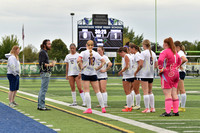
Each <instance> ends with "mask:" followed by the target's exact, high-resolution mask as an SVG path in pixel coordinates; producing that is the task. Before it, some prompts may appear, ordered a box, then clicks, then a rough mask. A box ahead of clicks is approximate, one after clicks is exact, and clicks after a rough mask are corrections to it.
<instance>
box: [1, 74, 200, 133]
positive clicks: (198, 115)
mask: <svg viewBox="0 0 200 133" xmlns="http://www.w3.org/2000/svg"><path fill="white" fill-rule="evenodd" d="M40 83H41V80H40V79H21V80H20V90H21V91H23V92H28V93H31V94H35V95H37V94H38V92H39V89H40ZM0 86H4V87H9V85H8V80H7V79H6V78H2V79H1V80H0ZM185 88H186V91H188V93H187V103H186V112H180V116H179V117H169V118H164V117H159V115H160V114H161V113H163V112H164V110H163V108H164V96H163V93H162V90H161V88H160V79H155V81H154V84H153V93H154V95H155V106H156V113H149V114H142V113H141V111H142V110H143V109H144V104H143V100H142V101H141V107H142V109H140V110H136V111H132V112H128V113H124V112H121V109H122V108H123V106H124V105H125V100H126V97H125V94H124V91H123V89H122V81H121V79H119V78H109V80H108V84H107V91H108V105H109V106H110V107H109V108H107V112H108V113H110V114H113V115H117V116H121V117H124V118H128V119H132V120H136V121H140V122H143V123H147V124H150V125H154V126H157V127H161V128H165V129H168V130H172V131H177V132H200V128H199V127H200V79H186V80H185ZM0 89H1V90H5V89H2V88H1V87H0ZM140 90H141V89H140ZM19 95H20V96H25V97H27V98H31V99H33V100H37V99H36V98H33V97H30V96H26V95H23V94H19ZM141 95H142V90H141ZM46 97H48V98H51V99H55V100H59V101H63V102H67V103H71V102H72V97H71V91H70V86H69V83H68V81H66V80H65V79H51V81H50V84H49V90H48V92H47V94H46ZM91 98H92V108H93V109H95V110H99V111H100V108H96V105H97V104H98V102H97V98H96V95H95V94H94V91H93V90H92V89H91ZM142 99H143V98H142ZM16 101H17V102H18V103H19V106H18V107H16V108H17V109H19V110H21V111H22V112H25V113H28V114H30V115H31V116H34V119H40V121H45V122H47V123H45V125H53V127H51V128H53V129H61V131H60V132H99V133H100V132H119V131H117V130H115V129H112V128H109V127H106V126H104V125H102V124H99V123H95V122H92V121H89V120H86V119H83V118H81V117H77V116H74V115H71V114H68V113H66V112H62V111H59V110H56V109H52V111H49V112H41V111H37V110H36V108H37V103H35V102H31V101H28V100H26V99H22V98H20V97H17V98H16ZM77 101H78V104H79V105H81V104H82V102H81V98H80V96H79V93H78V91H77ZM0 102H5V103H8V99H7V93H5V92H2V91H0ZM46 103H48V104H51V105H54V106H57V107H59V108H62V109H66V110H68V111H72V112H75V113H77V114H81V115H83V116H87V117H90V118H93V119H96V120H99V121H103V122H106V123H108V124H112V125H114V126H117V127H119V128H123V129H126V130H129V131H133V132H148V133H149V132H152V131H149V130H147V129H144V128H140V127H137V126H132V125H129V124H125V123H122V122H120V121H116V120H112V119H109V118H106V117H102V116H99V115H95V114H83V113H82V111H81V110H78V109H74V108H71V107H67V106H64V105H60V104H56V103H52V102H48V101H47V102H46Z"/></svg>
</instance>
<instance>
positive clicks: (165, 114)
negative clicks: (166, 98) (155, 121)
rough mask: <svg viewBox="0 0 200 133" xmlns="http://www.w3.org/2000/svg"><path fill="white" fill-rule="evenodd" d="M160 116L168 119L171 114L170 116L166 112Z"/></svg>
mask: <svg viewBox="0 0 200 133" xmlns="http://www.w3.org/2000/svg"><path fill="white" fill-rule="evenodd" d="M160 116H162V117H165V116H166V117H168V116H171V114H170V113H169V114H167V113H166V112H165V113H163V114H161V115H160Z"/></svg>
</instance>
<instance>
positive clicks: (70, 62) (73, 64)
mask: <svg viewBox="0 0 200 133" xmlns="http://www.w3.org/2000/svg"><path fill="white" fill-rule="evenodd" d="M78 57H79V54H78V53H77V52H76V45H75V44H73V43H72V44H71V45H70V54H68V55H67V56H66V57H65V62H66V80H69V84H70V87H71V93H72V100H73V103H72V104H70V106H76V105H77V102H76V90H75V88H76V87H75V82H76V85H77V88H78V90H79V93H80V96H81V98H82V101H83V104H82V106H86V105H85V98H84V92H83V90H82V87H81V75H80V70H79V67H78V65H77V59H78Z"/></svg>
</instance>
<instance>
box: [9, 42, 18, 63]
mask: <svg viewBox="0 0 200 133" xmlns="http://www.w3.org/2000/svg"><path fill="white" fill-rule="evenodd" d="M17 49H19V46H17V45H15V46H13V47H12V49H11V51H10V54H12V55H14V56H15V57H16V59H17V60H19V56H18V54H17Z"/></svg>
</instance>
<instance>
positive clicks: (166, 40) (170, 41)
mask: <svg viewBox="0 0 200 133" xmlns="http://www.w3.org/2000/svg"><path fill="white" fill-rule="evenodd" d="M164 43H167V44H168V46H169V48H170V49H171V50H172V52H173V53H174V54H176V48H175V45H174V42H173V39H172V38H171V37H169V38H166V39H165V40H164Z"/></svg>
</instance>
